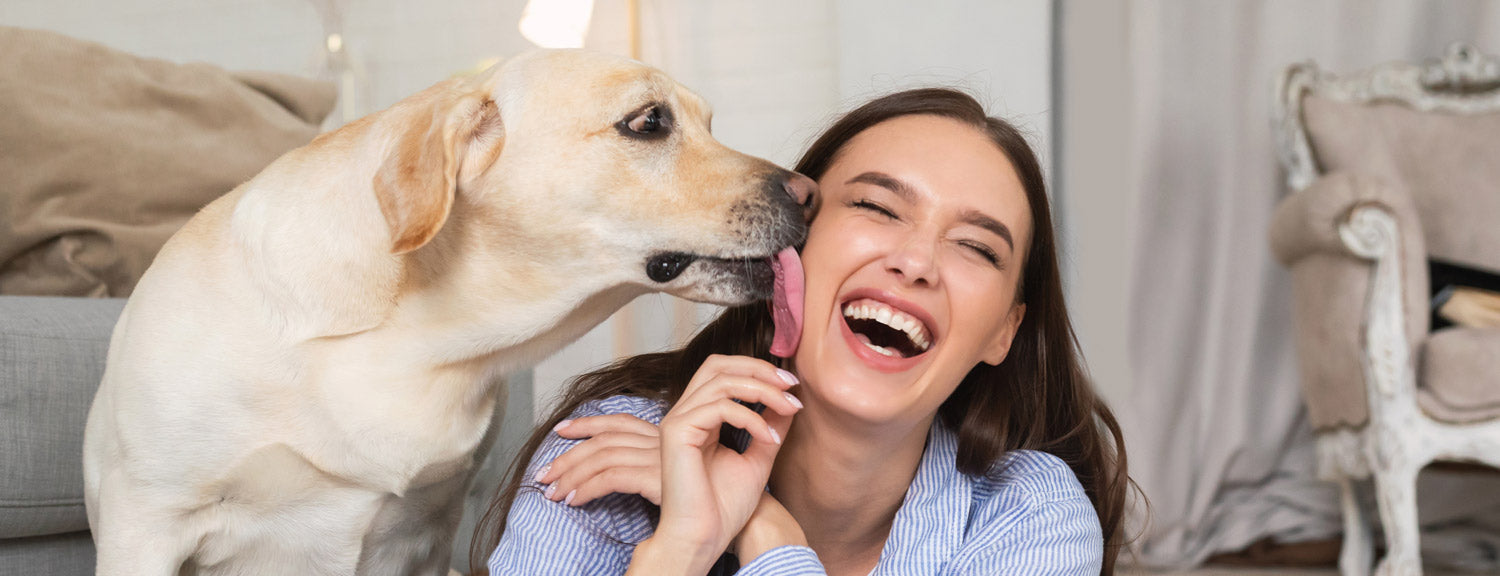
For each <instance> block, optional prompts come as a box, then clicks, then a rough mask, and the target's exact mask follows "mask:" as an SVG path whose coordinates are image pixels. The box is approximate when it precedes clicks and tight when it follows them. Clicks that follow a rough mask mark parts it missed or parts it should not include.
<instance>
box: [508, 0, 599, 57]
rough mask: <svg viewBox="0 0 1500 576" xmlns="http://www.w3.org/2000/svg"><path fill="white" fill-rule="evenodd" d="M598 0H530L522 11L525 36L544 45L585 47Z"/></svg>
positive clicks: (534, 42)
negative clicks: (584, 41)
mask: <svg viewBox="0 0 1500 576" xmlns="http://www.w3.org/2000/svg"><path fill="white" fill-rule="evenodd" d="M593 12H594V0H530V1H528V2H527V3H526V8H524V9H522V10H521V23H520V25H519V28H520V29H521V35H522V36H524V37H526V39H527V40H530V41H531V42H532V43H533V44H536V45H537V46H541V47H543V48H582V47H583V38H584V36H586V35H588V32H589V17H590V16H592V15H593Z"/></svg>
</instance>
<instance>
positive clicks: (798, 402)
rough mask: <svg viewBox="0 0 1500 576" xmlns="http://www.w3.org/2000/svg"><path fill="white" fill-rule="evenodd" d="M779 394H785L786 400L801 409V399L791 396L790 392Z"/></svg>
mask: <svg viewBox="0 0 1500 576" xmlns="http://www.w3.org/2000/svg"><path fill="white" fill-rule="evenodd" d="M781 394H782V395H783V396H786V401H787V402H791V403H792V405H793V406H796V407H797V409H798V410H801V409H802V401H801V400H798V399H797V397H796V396H793V395H792V393H791V392H782V393H781Z"/></svg>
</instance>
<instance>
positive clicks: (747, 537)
mask: <svg viewBox="0 0 1500 576" xmlns="http://www.w3.org/2000/svg"><path fill="white" fill-rule="evenodd" d="M782 546H807V535H806V534H803V533H802V526H801V525H800V524H797V520H796V519H795V518H793V517H792V515H791V513H789V512H787V510H786V508H785V507H783V506H782V505H781V503H780V502H778V501H777V500H776V498H775V497H773V496H771V495H770V494H762V495H761V502H760V504H759V505H758V506H756V508H755V513H754V514H752V515H751V516H750V521H749V522H746V523H745V527H744V528H743V529H741V530H740V533H739V535H738V536H736V537H735V539H734V555H735V556H738V557H739V559H740V564H741V565H744V564H749V563H750V562H751V561H753V560H755V559H756V558H757V557H759V556H760V555H761V554H765V553H766V552H768V551H771V550H773V549H776V548H780V547H782Z"/></svg>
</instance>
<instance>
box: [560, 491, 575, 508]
mask: <svg viewBox="0 0 1500 576" xmlns="http://www.w3.org/2000/svg"><path fill="white" fill-rule="evenodd" d="M577 495H578V491H577V490H569V491H568V495H567V496H564V497H563V504H566V505H569V506H572V505H573V497H574V496H577Z"/></svg>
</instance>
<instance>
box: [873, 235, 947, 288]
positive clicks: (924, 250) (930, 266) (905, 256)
mask: <svg viewBox="0 0 1500 576" xmlns="http://www.w3.org/2000/svg"><path fill="white" fill-rule="evenodd" d="M886 270H887V271H889V272H891V273H892V274H895V275H896V276H897V277H899V278H901V281H902V282H905V283H907V284H917V285H925V286H934V285H936V284H937V242H935V241H932V240H928V239H923V238H909V239H907V241H906V242H905V243H903V244H902V245H901V246H900V247H898V248H897V249H895V250H893V251H892V252H891V253H890V255H888V256H886Z"/></svg>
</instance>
